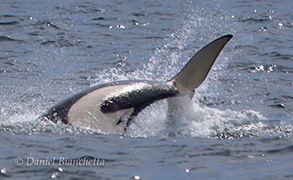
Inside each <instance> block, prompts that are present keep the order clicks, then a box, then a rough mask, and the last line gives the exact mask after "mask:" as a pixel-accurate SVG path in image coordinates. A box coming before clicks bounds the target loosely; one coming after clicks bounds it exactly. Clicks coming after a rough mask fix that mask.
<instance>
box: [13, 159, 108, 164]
mask: <svg viewBox="0 0 293 180" xmlns="http://www.w3.org/2000/svg"><path fill="white" fill-rule="evenodd" d="M14 163H15V165H17V166H22V165H25V166H54V165H58V166H104V165H105V160H104V159H100V158H88V157H83V158H79V159H70V158H68V157H58V158H57V157H53V158H48V157H46V158H34V157H26V158H22V157H17V158H15V160H14Z"/></svg>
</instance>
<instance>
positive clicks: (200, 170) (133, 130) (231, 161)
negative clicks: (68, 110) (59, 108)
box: [0, 0, 293, 179]
mask: <svg viewBox="0 0 293 180" xmlns="http://www.w3.org/2000/svg"><path fill="white" fill-rule="evenodd" d="M292 9H293V3H292V2H291V1H290V0H279V1H272V0H271V1H255V2H254V1H246V0H242V1H239V0H237V1H232V0H227V1H216V0H207V1H191V0H171V1H153V0H150V1H132V0H128V1H126V0H121V1H94V0H52V1H41V0H26V1H20V0H1V1H0V10H1V11H0V47H1V48H0V92H1V93H0V143H1V148H0V152H1V153H0V179H28V178H29V179H293V138H292V135H293V36H292V33H293V19H292V17H293V11H292ZM225 34H233V36H234V37H233V39H232V40H231V41H230V42H229V43H228V44H227V46H226V47H225V48H224V50H223V51H222V53H221V54H220V56H219V57H218V59H217V61H216V63H215V65H214V66H213V68H212V70H211V72H210V74H209V76H208V78H207V79H206V81H205V82H204V83H203V84H202V85H201V86H200V87H199V88H198V89H196V92H195V96H194V98H193V99H192V100H191V101H190V100H189V99H188V98H178V106H179V108H178V109H179V111H178V112H177V113H176V115H175V122H174V123H173V124H172V126H170V125H168V122H169V121H170V119H168V114H167V102H166V101H165V100H163V101H159V102H156V103H154V104H152V105H151V106H149V107H147V108H146V109H145V110H144V111H143V112H141V114H139V115H138V116H137V117H136V118H135V120H134V122H133V124H131V126H130V127H129V131H128V132H127V134H126V135H125V136H120V135H111V134H103V133H102V134H101V133H100V132H97V131H95V130H92V129H89V128H85V127H71V126H66V125H62V124H49V123H43V122H39V121H37V120H36V118H37V117H38V116H40V115H41V114H42V113H44V112H45V111H46V110H47V109H48V108H50V107H51V106H52V105H54V104H56V103H57V102H58V101H60V100H62V99H63V98H65V97H67V96H70V95H72V94H73V93H75V92H78V91H80V90H83V89H85V88H87V87H90V86H93V85H96V84H102V83H105V82H110V81H116V80H132V79H147V80H161V81H165V80H169V79H170V78H172V77H173V76H174V75H175V74H176V73H177V72H179V71H180V70H181V68H182V67H183V66H184V65H185V64H186V63H187V61H188V60H189V59H190V57H192V56H193V55H194V53H196V52H197V51H198V50H199V49H200V48H201V47H203V46H204V45H206V44H207V43H209V42H211V41H212V40H214V39H216V38H218V37H220V36H222V35H225Z"/></svg>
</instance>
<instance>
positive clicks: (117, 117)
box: [39, 34, 233, 134]
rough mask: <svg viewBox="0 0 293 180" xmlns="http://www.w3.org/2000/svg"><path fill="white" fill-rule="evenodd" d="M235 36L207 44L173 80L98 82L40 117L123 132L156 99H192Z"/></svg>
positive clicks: (109, 131) (46, 119) (101, 129)
mask: <svg viewBox="0 0 293 180" xmlns="http://www.w3.org/2000/svg"><path fill="white" fill-rule="evenodd" d="M232 37H233V36H232V35H230V34H228V35H225V36H222V37H220V38H218V39H216V40H214V41H213V42H211V43H209V44H208V45H206V46H205V47H203V48H202V49H201V50H200V51H198V52H197V53H196V54H195V55H194V56H193V57H192V58H191V59H190V60H189V62H188V63H187V64H186V65H185V67H184V68H183V69H182V70H181V71H180V72H179V73H178V74H177V75H176V76H174V77H173V78H172V79H171V80H168V81H165V82H158V81H143V80H137V81H117V82H111V83H106V84H102V85H96V86H93V87H90V88H88V89H85V90H83V91H81V92H78V93H76V94H74V95H72V96H70V97H69V98H66V99H64V100H63V101H61V102H59V103H58V104H56V105H54V106H53V107H51V108H50V109H49V110H48V111H47V112H46V113H45V114H43V115H42V116H41V117H39V119H41V120H45V121H52V122H54V123H57V122H59V121H60V122H62V123H64V124H71V125H73V126H86V127H90V128H91V129H96V130H99V131H100V132H103V133H114V134H123V133H125V131H126V130H127V127H128V126H129V124H130V122H131V120H132V119H133V118H134V117H135V116H137V115H138V114H139V113H140V112H141V111H142V110H143V109H144V108H145V107H147V106H148V105H150V104H152V103H154V102H155V101H158V100H161V99H165V98H171V97H176V96H184V95H188V96H189V97H190V98H192V97H193V95H194V89H195V88H197V87H198V86H199V85H200V84H201V83H202V82H203V81H204V80H205V78H206V77H207V75H208V73H209V71H210V69H211V67H212V65H213V64H214V62H215V60H216V58H217V57H218V55H219V54H220V52H221V50H222V49H223V48H224V46H225V45H226V44H227V42H228V41H229V40H230V39H231V38H232Z"/></svg>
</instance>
